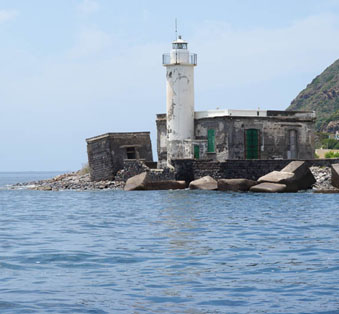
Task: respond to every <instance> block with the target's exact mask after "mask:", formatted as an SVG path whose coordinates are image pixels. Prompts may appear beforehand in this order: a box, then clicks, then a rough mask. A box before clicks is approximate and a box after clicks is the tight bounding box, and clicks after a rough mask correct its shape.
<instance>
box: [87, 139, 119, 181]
mask: <svg viewBox="0 0 339 314" xmlns="http://www.w3.org/2000/svg"><path fill="white" fill-rule="evenodd" d="M87 154H88V165H89V170H90V176H91V180H92V181H100V180H111V179H112V178H113V176H114V171H113V162H112V156H111V146H110V141H109V137H108V136H106V137H103V138H101V139H98V140H96V141H92V142H90V143H87Z"/></svg>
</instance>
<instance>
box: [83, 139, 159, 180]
mask: <svg viewBox="0 0 339 314" xmlns="http://www.w3.org/2000/svg"><path fill="white" fill-rule="evenodd" d="M86 141H87V154H88V164H89V168H90V174H91V179H92V180H93V181H100V180H112V179H113V178H114V176H115V174H116V173H117V171H118V170H120V169H122V168H123V167H124V160H125V159H136V160H145V161H153V155H152V146H151V139H150V133H149V132H133V133H107V134H104V135H101V136H97V137H94V138H90V139H87V140H86ZM134 152H135V153H134Z"/></svg>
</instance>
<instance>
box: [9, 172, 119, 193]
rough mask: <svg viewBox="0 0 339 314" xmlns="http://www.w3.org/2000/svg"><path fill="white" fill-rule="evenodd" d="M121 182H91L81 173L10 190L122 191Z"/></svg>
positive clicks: (16, 185)
mask: <svg viewBox="0 0 339 314" xmlns="http://www.w3.org/2000/svg"><path fill="white" fill-rule="evenodd" d="M124 185H125V182H123V181H97V182H94V181H91V180H90V176H89V173H86V174H82V173H81V171H76V172H70V173H65V174H61V175H58V176H56V177H54V178H52V179H47V180H39V181H32V182H26V183H18V184H15V185H12V186H11V188H13V189H18V188H24V189H29V190H39V191H60V190H105V189H107V190H122V189H123V188H124Z"/></svg>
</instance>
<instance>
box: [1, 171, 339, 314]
mask: <svg viewBox="0 0 339 314" xmlns="http://www.w3.org/2000/svg"><path fill="white" fill-rule="evenodd" d="M56 174H57V173H46V172H45V173H0V186H1V187H2V188H0V313H319V314H320V313H321V314H325V313H326V314H330V313H339V194H312V193H310V192H306V193H295V194H293V193H292V194H252V193H225V192H209V191H206V192H204V191H188V190H180V191H146V192H143V191H135V192H123V191H84V192H79V191H62V192H61V191H60V192H51V191H50V192H42V191H29V190H7V189H6V188H5V185H6V184H11V183H15V182H22V181H31V180H37V179H42V178H49V177H53V176H55V175H56Z"/></svg>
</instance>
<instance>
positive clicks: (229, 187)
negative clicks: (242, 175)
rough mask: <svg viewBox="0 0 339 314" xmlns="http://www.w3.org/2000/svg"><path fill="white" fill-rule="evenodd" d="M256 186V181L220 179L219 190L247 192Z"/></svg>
mask: <svg viewBox="0 0 339 314" xmlns="http://www.w3.org/2000/svg"><path fill="white" fill-rule="evenodd" d="M256 184H257V182H256V181H253V180H248V179H220V180H218V190H220V191H234V192H246V191H248V190H249V189H250V187H252V186H254V185H256Z"/></svg>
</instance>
